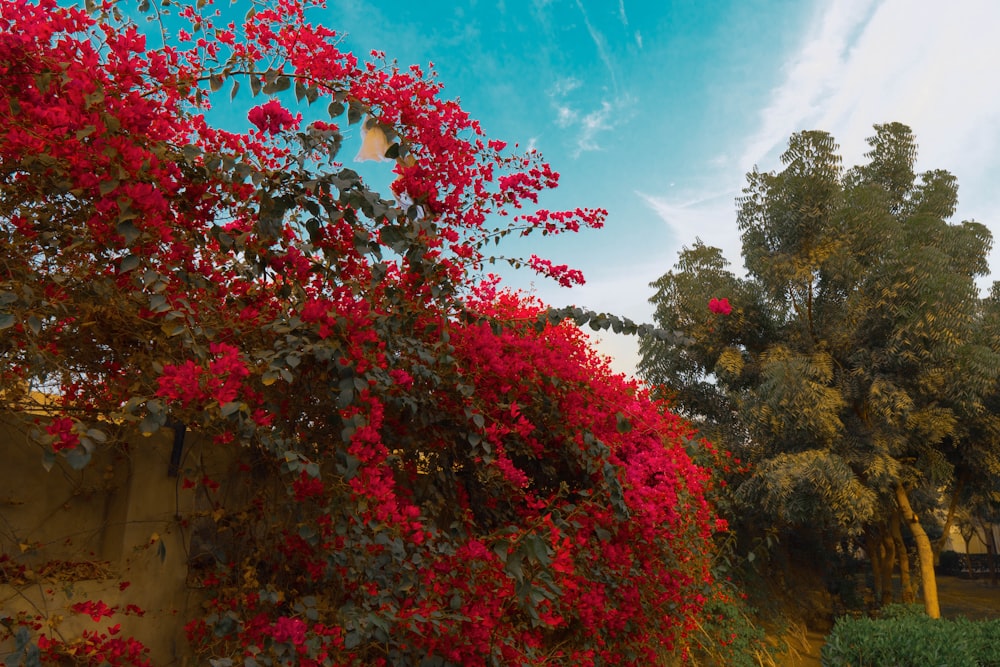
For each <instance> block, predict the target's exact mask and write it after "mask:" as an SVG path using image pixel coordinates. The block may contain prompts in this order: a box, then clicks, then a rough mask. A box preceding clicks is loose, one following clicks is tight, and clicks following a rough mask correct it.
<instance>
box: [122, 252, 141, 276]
mask: <svg viewBox="0 0 1000 667" xmlns="http://www.w3.org/2000/svg"><path fill="white" fill-rule="evenodd" d="M139 261H140V260H139V258H138V257H137V256H136V255H126V256H125V258H124V259H122V263H121V265H120V266H119V271H120V272H121V273H128V272H129V271H131V270H132V269H134V268H135V267H137V266H139Z"/></svg>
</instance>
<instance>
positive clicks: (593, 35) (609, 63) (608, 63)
mask: <svg viewBox="0 0 1000 667" xmlns="http://www.w3.org/2000/svg"><path fill="white" fill-rule="evenodd" d="M576 7H577V9H579V10H580V15H581V16H583V24H584V25H585V26H587V32H588V33H590V39H591V40H593V42H594V47H595V48H596V49H597V55H598V57H600V59H601V62H603V63H604V66H605V67H606V68H607V70H608V74H609V75H610V76H611V85H612V87H613V88H614V91H615V93H616V94H617V93H618V75H617V73H616V72H615V64H614V61H613V60H612V59H611V54H610V52H609V51H608V42H607V40H606V39H605V38H604V35H603V34H601V32H600V31H599V30H597V28H595V27H594V24H593V23H591V22H590V17H588V16H587V10H585V9H584V8H583V3H582V2H580V0H576ZM623 11H624V7H623Z"/></svg>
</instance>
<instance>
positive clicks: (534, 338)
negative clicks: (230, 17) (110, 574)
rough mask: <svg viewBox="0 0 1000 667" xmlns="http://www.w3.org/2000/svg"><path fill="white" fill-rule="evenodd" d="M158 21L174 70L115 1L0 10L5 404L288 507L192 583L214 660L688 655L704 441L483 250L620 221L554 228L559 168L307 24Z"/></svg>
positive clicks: (204, 648) (252, 521) (704, 581)
mask: <svg viewBox="0 0 1000 667" xmlns="http://www.w3.org/2000/svg"><path fill="white" fill-rule="evenodd" d="M141 4H142V5H143V7H142V8H143V9H149V8H148V7H146V6H145V5H147V4H148V3H141ZM306 4H308V3H306ZM166 6H169V7H170V8H171V9H173V10H174V12H175V13H174V14H173V15H171V17H170V20H171V21H174V22H177V21H180V22H181V23H183V26H184V27H183V28H176V27H175V28H173V29H174V30H175V32H174V33H172V37H173V39H167V37H166V35H165V36H164V40H163V41H164V42H165V43H164V44H162V45H160V46H159V47H150V46H148V45H147V41H148V39H147V38H146V37H144V35H143V33H142V32H140V31H139V30H138V29H137V27H136V26H135V25H133V24H132V23H130V22H129V21H128V20H126V19H122V18H121V17H120V13H119V8H118V7H117V5H116V3H113V2H105V3H102V4H101V5H100V6H98V7H94V8H92V9H91V11H85V10H83V9H75V8H64V7H59V6H58V5H57V4H56V3H55V2H54V1H47V0H40V1H39V2H37V3H30V2H26V1H25V0H3V1H0V76H2V80H3V83H4V86H3V89H2V92H0V95H2V98H3V99H2V101H0V125H2V127H3V128H4V129H3V132H2V134H0V165H2V170H0V243H2V244H3V246H4V263H3V264H2V265H0V328H2V329H3V330H4V337H3V339H2V340H0V354H2V358H3V365H2V367H0V390H2V394H0V395H2V396H3V400H4V404H5V406H6V407H7V408H9V409H15V410H17V409H24V405H25V404H26V402H28V401H30V399H31V397H32V396H33V395H37V392H38V391H44V392H46V393H47V394H49V395H55V396H58V399H57V401H56V406H55V410H54V414H52V415H51V420H50V421H48V422H47V425H46V426H45V427H44V428H42V429H39V432H38V433H37V438H38V441H39V442H40V443H41V444H42V445H43V446H44V447H45V449H46V452H47V456H48V457H49V460H50V461H52V460H54V459H55V457H57V456H61V457H66V459H67V460H68V461H69V462H70V463H71V464H72V465H74V466H84V465H86V464H87V462H88V460H89V458H90V455H91V453H92V452H93V451H94V449H95V448H96V447H98V446H101V443H102V442H104V441H105V440H107V439H108V438H107V436H108V434H109V433H111V432H112V431H114V430H115V429H119V428H122V427H123V425H124V426H125V427H128V428H134V429H136V430H137V431H138V432H140V433H145V434H149V433H153V432H155V431H156V430H157V429H159V428H161V427H163V426H165V425H167V424H171V423H172V424H176V423H183V424H185V425H186V426H187V428H189V429H192V430H195V431H197V432H199V433H200V434H204V435H205V436H207V437H212V438H214V440H215V442H216V443H217V445H218V446H219V447H224V446H228V445H229V443H236V444H240V445H242V446H243V449H241V450H239V451H241V452H244V454H242V455H244V456H246V457H248V460H253V461H254V462H256V463H255V465H258V466H259V465H267V466H269V471H270V474H271V475H273V476H274V477H276V478H279V479H281V480H282V481H283V482H284V483H285V484H286V486H287V489H288V493H287V494H286V495H285V496H282V497H277V498H276V497H275V496H274V495H273V494H270V495H269V493H268V489H265V488H260V489H259V493H258V494H257V495H253V497H251V498H250V499H248V501H247V504H246V506H245V507H242V508H239V509H240V512H239V513H238V515H239V516H241V517H242V519H241V521H242V523H240V524H238V525H235V526H234V527H233V528H232V530H231V532H230V534H229V540H230V541H229V542H227V543H225V544H220V545H219V549H220V552H221V553H226V554H228V557H227V558H220V559H219V560H218V562H216V563H214V564H213V565H212V567H211V568H209V569H208V570H207V571H202V572H201V574H200V575H199V576H200V577H201V580H200V583H201V585H203V586H206V587H208V588H209V589H212V590H214V591H215V592H216V595H215V597H213V598H212V600H211V602H210V603H209V604H208V605H207V607H208V610H207V611H206V614H205V615H204V616H203V617H199V618H194V619H190V622H189V625H188V629H189V637H190V640H191V642H192V645H193V647H194V648H195V650H196V651H197V652H198V653H199V654H200V655H202V656H204V657H207V658H211V659H213V660H223V659H231V660H235V661H236V664H244V661H245V660H256V663H255V664H271V663H270V662H266V661H264V657H265V656H269V657H268V660H274V661H276V662H275V663H274V664H300V665H329V664H337V665H341V664H358V665H376V664H407V665H409V664H424V663H422V662H421V661H429V662H427V663H426V664H440V665H446V664H463V665H475V664H484V665H485V664H497V663H498V662H499V663H500V664H568V665H569V664H572V665H581V664H651V663H653V662H656V661H657V660H662V659H663V656H664V655H666V653H669V652H670V651H671V650H673V649H674V648H675V647H678V646H683V645H684V644H685V636H686V635H687V634H688V633H689V632H690V631H691V630H692V629H693V628H694V627H696V625H697V617H698V614H699V613H700V611H701V609H702V606H703V605H704V603H705V600H706V597H707V596H710V595H712V594H713V593H712V590H713V589H712V587H711V576H710V574H709V571H708V565H707V562H708V561H707V559H706V557H705V554H706V553H707V551H708V550H709V544H710V542H709V538H710V536H711V531H712V527H713V526H714V524H713V521H712V516H711V510H710V508H709V506H708V505H707V503H706V501H705V499H704V491H705V486H706V484H707V483H708V480H707V476H706V474H705V472H704V471H702V470H701V469H699V468H698V467H697V466H695V465H693V464H692V462H691V461H690V459H689V458H688V455H687V454H686V453H685V449H684V444H685V443H686V442H687V441H689V440H690V439H692V438H693V437H694V435H695V434H694V433H693V431H692V430H691V429H690V428H689V427H688V426H687V425H686V424H685V423H683V422H682V421H681V420H679V419H678V418H677V417H675V416H674V415H672V414H671V413H670V412H668V411H667V409H666V407H665V406H664V405H662V404H660V403H657V402H655V401H653V400H652V399H651V398H650V396H649V395H648V394H647V393H646V391H645V390H644V389H643V388H641V387H640V386H638V385H637V384H636V383H634V382H631V381H628V380H626V379H625V378H623V377H621V376H616V375H613V374H612V373H611V372H610V371H609V369H608V366H607V363H606V362H605V360H603V359H601V358H599V357H598V356H596V355H595V353H594V352H593V351H592V350H591V349H590V347H589V346H588V343H587V341H586V339H585V337H584V336H583V334H582V333H581V332H580V331H579V329H578V328H576V327H575V326H573V324H572V322H562V321H560V319H561V318H553V317H551V314H550V313H548V312H547V311H546V310H545V308H544V306H543V305H542V304H539V303H536V302H534V301H532V300H530V299H526V298H525V297H523V296H520V295H517V294H513V293H510V292H506V291H503V290H499V289H497V287H496V281H495V279H493V278H489V277H487V276H486V274H485V267H486V265H487V264H488V263H489V261H490V260H491V257H489V256H487V255H486V247H487V244H490V246H492V245H494V244H495V243H496V242H498V241H499V240H500V239H502V238H503V237H505V236H507V235H508V234H510V233H518V234H528V233H531V232H533V231H536V230H537V231H541V232H544V233H560V232H564V231H577V230H579V229H581V228H586V227H599V226H600V225H601V222H602V220H603V217H604V212H603V211H600V210H585V209H577V210H574V211H567V212H550V211H544V210H537V208H536V204H537V202H538V196H539V194H540V193H541V192H542V191H543V190H545V189H547V188H551V187H554V186H555V185H556V183H557V181H558V175H557V174H556V173H555V172H553V171H552V169H551V168H550V167H549V166H548V165H547V164H545V163H543V162H542V161H541V159H540V156H538V154H537V153H534V152H530V153H527V154H516V153H508V152H506V148H507V147H506V145H505V144H504V143H503V142H500V141H496V140H487V139H485V135H484V133H483V131H482V129H481V128H480V127H479V124H478V123H476V122H475V121H474V120H472V119H470V118H469V117H468V116H467V115H466V114H465V112H463V111H462V110H461V108H460V107H459V106H458V104H457V103H455V102H452V101H447V100H444V99H442V98H441V96H440V93H441V86H440V84H439V83H438V82H436V81H435V80H434V78H433V76H426V75H425V74H424V73H423V71H422V70H421V69H420V68H418V67H413V68H410V69H408V70H401V69H399V68H397V67H396V66H395V65H394V64H391V63H386V62H385V61H384V60H383V59H382V58H381V55H380V54H373V58H372V60H370V61H368V62H364V63H361V62H359V61H358V60H357V59H356V58H355V57H354V56H353V55H352V54H349V53H344V52H341V51H340V50H339V49H338V48H337V41H338V40H337V36H336V33H334V32H333V31H330V30H329V29H327V28H324V27H322V26H318V25H313V24H311V23H309V22H308V21H307V15H308V13H309V7H308V6H306V5H303V4H302V3H299V2H296V1H294V0H278V1H277V2H275V3H272V4H260V3H255V4H254V11H252V12H251V13H250V14H249V15H248V16H247V18H246V20H245V21H244V22H243V23H242V24H241V25H239V26H237V25H236V24H235V23H234V24H229V25H226V26H221V25H216V24H215V21H216V18H215V16H216V15H215V13H214V9H213V8H212V7H211V5H207V6H206V3H204V2H198V3H197V4H196V5H182V6H179V7H178V6H175V5H174V4H173V3H164V7H166ZM149 11H155V12H157V13H156V14H155V16H156V17H158V18H159V20H160V25H165V24H164V21H165V18H164V17H165V15H166V10H149ZM170 25H173V24H170ZM166 29H167V28H164V30H166ZM224 87H225V88H227V89H228V94H231V95H236V94H237V92H238V90H240V87H241V88H242V90H243V91H244V92H242V93H240V94H247V93H249V94H254V95H262V96H265V97H266V98H267V99H266V101H263V102H262V103H260V104H258V105H256V106H254V107H253V108H252V109H251V110H250V112H249V114H248V116H247V120H248V122H249V124H250V125H252V126H253V127H252V129H248V130H247V131H246V132H242V133H241V132H238V131H235V130H234V129H233V128H230V129H228V130H227V129H221V128H217V127H213V126H211V125H210V124H209V123H208V122H207V120H206V118H205V115H204V113H205V111H206V110H207V109H208V108H209V106H210V104H211V103H213V102H216V103H217V97H218V96H219V95H222V94H223V93H222V92H221V89H223V88H224ZM293 93H294V97H293ZM293 100H294V102H295V103H296V104H297V106H296V107H294V108H293V109H291V110H290V109H289V106H290V105H291V104H292V103H293ZM320 101H322V102H323V103H324V105H326V107H327V112H328V113H329V115H330V118H329V120H315V121H312V122H309V123H308V124H305V125H304V123H305V118H304V114H310V115H316V114H315V113H314V112H315V109H316V107H310V106H309V105H311V104H312V103H313V102H320ZM320 106H323V105H320ZM362 121H364V123H365V124H366V127H367V128H368V131H369V132H371V131H374V130H377V131H378V132H380V133H381V135H382V136H383V137H385V138H386V139H387V140H388V141H390V142H391V143H390V144H389V147H388V149H386V151H385V157H386V158H387V159H388V160H390V161H392V162H393V164H394V167H393V168H394V170H395V176H396V180H395V181H394V182H393V184H392V198H391V199H384V198H382V197H381V196H380V195H379V194H378V193H376V192H374V191H373V190H371V189H370V188H369V187H368V186H367V185H366V184H365V183H364V182H363V180H362V179H361V178H360V177H359V176H358V174H357V173H356V172H354V171H353V170H351V169H349V168H346V167H345V166H344V165H343V164H341V163H340V162H338V154H337V152H338V150H339V148H340V145H341V143H342V141H343V136H342V134H341V129H340V128H341V125H342V124H343V123H346V124H347V125H352V124H355V123H360V122H362ZM497 221H500V224H501V226H493V225H497V224H498V222H497ZM512 261H516V260H512ZM518 263H520V262H518ZM524 264H525V265H527V266H529V267H530V268H532V269H534V270H536V271H539V272H541V273H543V274H546V275H549V276H551V277H553V278H555V279H556V280H558V281H560V282H561V283H564V284H572V283H576V282H581V281H582V275H580V274H579V272H578V271H576V270H574V269H571V268H570V267H568V266H563V265H553V264H552V263H551V262H550V261H548V260H545V259H543V258H539V257H535V256H532V257H531V258H530V259H529V260H526V261H525V262H524ZM722 301H725V300H724V299H723V300H722ZM720 307H721V306H720ZM728 308H729V306H728V302H727V303H725V309H726V310H725V312H726V313H728ZM713 310H714V309H713ZM716 312H722V311H716ZM724 314H725V313H724ZM33 392H36V393H33ZM36 407H37V406H36ZM112 440H113V439H112ZM261 455H263V456H264V457H265V458H264V460H265V461H267V462H268V463H266V464H262V463H260V461H261ZM247 468H248V469H249V466H247ZM248 479H249V478H248ZM234 514H237V513H236V512H234ZM273 516H281V517H284V523H282V524H281V525H275V524H274V522H273V521H268V519H269V517H273ZM237 555H239V556H240V558H237ZM246 558H250V559H257V561H255V562H265V563H267V564H268V566H267V567H264V568H261V570H260V571H261V572H262V573H266V575H267V576H264V575H263V574H262V575H261V576H259V577H257V578H254V579H248V578H247V577H245V576H241V573H240V572H239V571H238V563H239V562H241V559H246ZM102 641H104V642H105V643H107V644H108V645H109V646H110V645H114V646H117V647H118V649H119V650H118V653H117V654H116V655H127V656H131V657H130V658H128V659H129V660H132V661H133V663H132V664H135V661H136V660H137V658H135V651H134V650H133V649H134V645H132V644H125V643H122V642H125V641H126V640H120V639H114V638H105V639H104V640H102ZM115 642H118V643H117V644H116V643H115ZM43 644H44V646H45V649H46V650H47V651H49V652H50V653H51V654H52V655H57V654H58V651H59V650H60V649H59V645H58V643H53V641H52V640H51V638H48V637H43V638H42V639H40V640H39V646H42V645H43ZM92 645H93V642H91V644H88V646H92ZM124 646H127V647H128V650H127V651H126V650H125V649H124V648H122V647H124ZM66 650H68V649H66ZM78 650H79V649H74V651H78ZM88 650H90V649H88ZM665 652H666V653H665ZM112 654H114V651H111V650H110V649H109V650H108V652H107V653H106V655H112ZM102 655H104V654H102ZM116 659H118V658H116ZM121 659H124V658H121ZM119 664H125V663H119ZM219 664H222V663H219ZM226 664H228V663H226ZM245 664H251V663H250V662H246V663H245Z"/></svg>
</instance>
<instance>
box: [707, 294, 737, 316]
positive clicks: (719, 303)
mask: <svg viewBox="0 0 1000 667" xmlns="http://www.w3.org/2000/svg"><path fill="white" fill-rule="evenodd" d="M708 309H709V310H710V311H712V312H713V313H715V314H716V315H728V314H729V313H731V312H733V307H732V306H730V305H729V299H727V298H725V297H723V298H721V299H715V298H713V299H712V300H711V301H709V302H708Z"/></svg>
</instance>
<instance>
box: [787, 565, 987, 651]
mask: <svg viewBox="0 0 1000 667" xmlns="http://www.w3.org/2000/svg"><path fill="white" fill-rule="evenodd" d="M938 599H939V601H940V604H941V615H942V616H944V617H945V618H956V617H958V616H965V617H966V618H971V619H980V618H1000V586H991V585H990V583H989V580H988V579H960V578H958V577H938ZM790 641H791V644H792V646H793V647H794V648H795V649H796V650H797V651H798V652H799V655H798V656H791V657H789V658H787V659H786V660H785V662H783V663H781V664H782V665H783V666H784V667H820V664H821V663H820V650H821V648H822V646H823V641H824V636H823V635H822V634H819V633H816V632H809V633H806V634H805V635H804V636H802V637H795V638H791V640H790Z"/></svg>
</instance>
